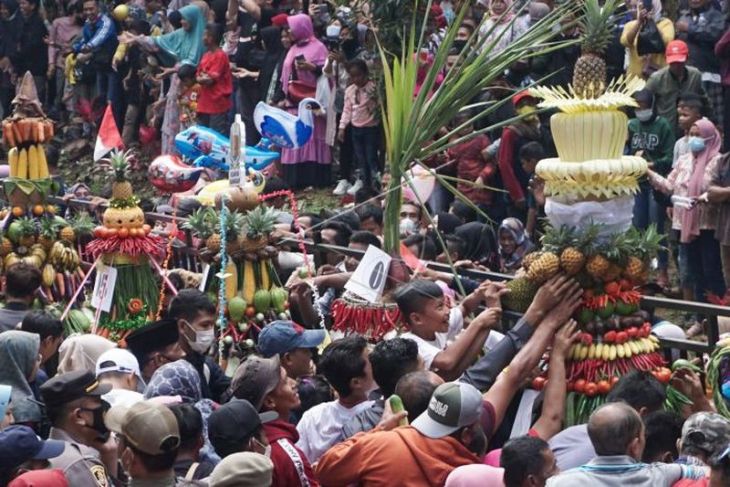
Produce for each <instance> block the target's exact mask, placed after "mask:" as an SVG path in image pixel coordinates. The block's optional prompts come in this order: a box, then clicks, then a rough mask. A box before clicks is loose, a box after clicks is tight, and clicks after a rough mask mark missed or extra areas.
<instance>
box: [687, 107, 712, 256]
mask: <svg viewBox="0 0 730 487" xmlns="http://www.w3.org/2000/svg"><path fill="white" fill-rule="evenodd" d="M695 126H696V127H697V128H698V129H699V131H700V137H702V138H703V139H705V150H703V151H702V152H700V153H699V154H692V157H693V159H694V165H693V167H692V175H691V176H690V178H689V184H688V185H687V196H688V197H690V198H696V197H698V196H700V195H701V194H702V193H704V192H705V191H706V190H707V187H706V185H705V170H706V169H707V164H709V162H710V161H711V160H712V159H713V158H715V157H716V156H717V155H718V154H719V153H720V149H721V147H722V139H721V137H720V132H718V130H717V128H715V125H714V124H713V123H712V122H710V121H709V120H707V119H706V118H702V119H700V120H697V121H696V122H695ZM681 221H682V230H681V235H680V242H682V243H689V242H691V241H692V237H696V236H698V235H699V234H700V212H699V208H698V207H696V206H695V207H694V208H692V209H691V210H685V211H684V212H683V213H682V215H681Z"/></svg>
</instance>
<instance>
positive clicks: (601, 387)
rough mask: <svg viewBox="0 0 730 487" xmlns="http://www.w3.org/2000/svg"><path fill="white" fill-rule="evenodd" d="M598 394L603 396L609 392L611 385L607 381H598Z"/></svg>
mask: <svg viewBox="0 0 730 487" xmlns="http://www.w3.org/2000/svg"><path fill="white" fill-rule="evenodd" d="M597 387H598V393H599V394H601V395H603V396H605V395H606V394H608V392H609V391H610V390H611V383H610V382H609V381H607V380H600V381H598V384H597Z"/></svg>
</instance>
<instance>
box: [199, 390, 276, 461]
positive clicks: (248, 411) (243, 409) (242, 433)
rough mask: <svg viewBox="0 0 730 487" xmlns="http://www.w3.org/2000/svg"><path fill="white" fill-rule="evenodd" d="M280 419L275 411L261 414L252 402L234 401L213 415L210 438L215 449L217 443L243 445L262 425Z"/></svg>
mask: <svg viewBox="0 0 730 487" xmlns="http://www.w3.org/2000/svg"><path fill="white" fill-rule="evenodd" d="M278 417H279V415H278V414H277V413H276V412H274V411H267V412H265V413H259V412H258V411H257V410H256V409H255V408H254V407H253V405H252V404H251V403H250V402H248V401H246V400H244V399H233V400H231V401H229V402H227V403H226V404H223V405H222V406H221V407H219V408H218V409H216V410H215V411H213V412H212V413H211V415H210V417H209V418H208V437H209V438H210V442H211V443H212V444H213V446H214V447H215V446H216V443H219V444H241V443H243V442H244V441H246V440H248V439H250V438H251V437H252V436H253V435H254V433H255V432H256V431H257V430H258V429H259V428H261V425H262V424H264V423H268V422H271V421H274V420H275V419H277V418H278ZM216 450H218V448H216Z"/></svg>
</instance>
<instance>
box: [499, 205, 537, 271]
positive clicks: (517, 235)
mask: <svg viewBox="0 0 730 487" xmlns="http://www.w3.org/2000/svg"><path fill="white" fill-rule="evenodd" d="M503 232H507V233H509V234H510V235H511V236H512V238H513V239H514V241H515V244H516V247H515V250H514V252H512V253H511V254H506V253H505V252H504V249H503V248H502V244H501V239H500V238H499V236H500V235H502V233H503ZM497 242H498V245H499V267H500V268H501V270H502V272H515V271H517V269H519V267H520V266H521V265H522V258H523V257H524V256H525V254H526V253H527V252H529V251H530V250H532V247H533V244H532V242H531V241H530V238H529V237H528V236H527V232H525V226H524V225H523V224H522V222H521V221H519V220H518V219H517V218H505V219H504V221H502V224H501V225H500V226H499V230H498V231H497Z"/></svg>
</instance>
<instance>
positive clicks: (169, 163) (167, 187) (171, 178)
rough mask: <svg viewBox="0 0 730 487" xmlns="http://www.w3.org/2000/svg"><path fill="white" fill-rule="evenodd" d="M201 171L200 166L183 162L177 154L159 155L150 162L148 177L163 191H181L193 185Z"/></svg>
mask: <svg viewBox="0 0 730 487" xmlns="http://www.w3.org/2000/svg"><path fill="white" fill-rule="evenodd" d="M202 172H203V169H202V168H199V167H191V166H187V165H185V164H183V162H182V161H181V160H180V158H179V157H177V156H173V155H161V156H158V157H156V158H155V160H153V161H152V164H150V168H149V171H148V177H149V180H150V183H152V185H153V186H154V187H155V188H157V189H159V190H160V191H162V192H163V193H182V192H184V191H188V190H189V189H191V188H192V187H193V186H195V184H196V183H197V182H198V178H200V174H201V173H202Z"/></svg>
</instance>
